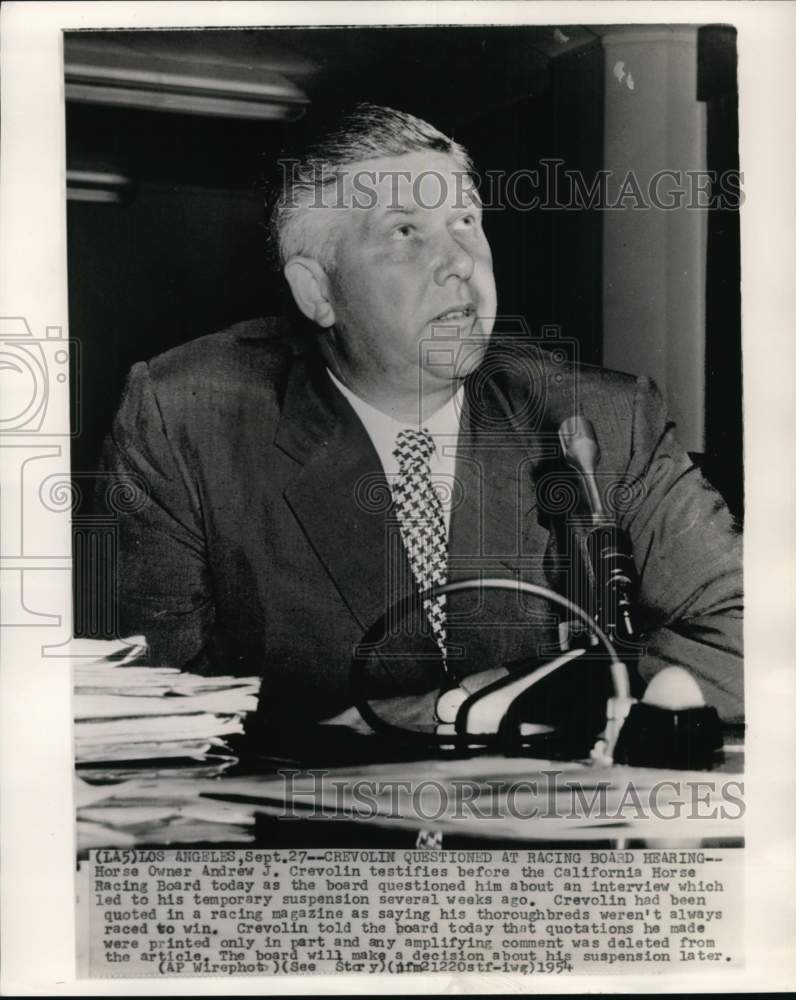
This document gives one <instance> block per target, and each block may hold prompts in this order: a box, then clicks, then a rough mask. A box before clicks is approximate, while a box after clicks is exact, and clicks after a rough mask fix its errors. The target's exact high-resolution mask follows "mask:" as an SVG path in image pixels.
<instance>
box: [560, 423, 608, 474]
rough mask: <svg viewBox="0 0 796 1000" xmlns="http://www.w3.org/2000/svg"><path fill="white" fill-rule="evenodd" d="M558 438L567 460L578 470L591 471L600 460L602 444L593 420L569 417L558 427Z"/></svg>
mask: <svg viewBox="0 0 796 1000" xmlns="http://www.w3.org/2000/svg"><path fill="white" fill-rule="evenodd" d="M558 440H559V441H560V443H561V451H562V454H563V456H564V461H566V462H567V463H568V464H569V465H571V466H572V467H573V468H575V469H577V471H578V472H582V473H586V474H588V473H591V472H593V471H594V468H595V466H596V465H597V463H598V462H599V461H600V446H599V444H598V443H597V435H596V434H595V433H594V427H593V426H592V422H591V420H587V419H586V417H580V416H572V417H567V418H566V420H563V421H562V422H561V426H560V427H559V428H558Z"/></svg>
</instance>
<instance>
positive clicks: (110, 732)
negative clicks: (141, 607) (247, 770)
mask: <svg viewBox="0 0 796 1000" xmlns="http://www.w3.org/2000/svg"><path fill="white" fill-rule="evenodd" d="M145 654H146V642H145V640H144V639H143V637H142V636H134V637H132V638H130V639H126V640H121V641H113V642H98V641H94V640H77V641H74V642H73V643H72V645H71V648H70V656H71V660H72V664H73V671H74V698H73V710H74V738H75V761H76V764H77V767H78V775H79V777H78V779H77V794H76V798H77V839H78V849H79V851H80V852H81V853H82V852H85V851H86V850H88V849H89V848H93V847H113V846H122V845H129V844H180V843H197V842H207V843H221V842H231V843H239V842H249V841H251V839H252V831H253V824H254V818H253V816H252V814H251V811H243V810H239V809H237V808H236V807H235V806H231V805H227V804H226V803H222V802H212V801H208V800H207V799H203V798H201V797H200V788H201V784H200V783H201V782H208V781H211V780H212V779H214V778H217V777H218V776H219V775H220V774H221V773H223V771H225V770H226V769H227V768H228V767H229V766H231V765H232V764H233V763H235V757H234V755H233V754H232V752H231V750H230V747H229V744H228V743H227V740H228V738H229V737H230V736H234V735H237V734H240V733H242V732H243V721H244V717H245V715H246V713H247V712H252V711H254V710H255V709H256V707H257V698H258V695H259V690H260V678H259V677H200V676H198V675H196V674H189V673H183V672H182V671H180V670H178V669H176V668H167V667H147V666H145V665H142V663H141V660H142V659H143V658H144V656H145ZM211 787H214V786H213V785H212V784H211Z"/></svg>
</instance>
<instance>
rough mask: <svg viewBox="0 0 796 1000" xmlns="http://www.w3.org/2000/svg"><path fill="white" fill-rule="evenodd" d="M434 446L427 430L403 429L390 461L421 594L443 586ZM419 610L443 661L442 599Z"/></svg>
mask: <svg viewBox="0 0 796 1000" xmlns="http://www.w3.org/2000/svg"><path fill="white" fill-rule="evenodd" d="M433 451H434V441H433V440H432V438H431V435H430V434H429V433H428V431H414V430H403V431H400V432H399V433H398V436H397V437H396V439H395V448H394V450H393V456H394V457H395V460H396V461H397V463H398V469H399V473H398V477H397V479H396V481H395V483H394V485H393V502H394V503H395V510H396V513H397V515H398V524H399V525H400V528H401V537H402V538H403V542H404V546H405V548H406V552H407V555H408V556H409V564H410V566H411V567H412V572H413V573H414V576H415V580H416V581H417V585H418V587H419V588H420V590H421V591H426V590H430V589H431V587H433V586H434V585H435V584H441V583H444V582H445V578H446V573H447V562H448V552H447V548H448V546H447V532H446V529H445V515H444V513H443V510H442V504H441V503H440V499H439V497H438V496H437V494H436V492H435V490H434V485H433V483H432V482H431V455H432V453H433ZM423 609H424V611H425V613H426V616H427V618H428V621H429V624H430V626H431V631H432V634H433V636H434V638H435V640H436V642H437V645H438V646H439V648H440V651H441V652H442V657H443V660H444V661H445V658H446V657H445V640H446V630H445V595H444V594H443V595H441V596H439V597H434V598H430V597H425V598H424V599H423Z"/></svg>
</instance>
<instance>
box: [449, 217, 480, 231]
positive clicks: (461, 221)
mask: <svg viewBox="0 0 796 1000" xmlns="http://www.w3.org/2000/svg"><path fill="white" fill-rule="evenodd" d="M453 225H454V227H455V228H456V229H465V230H466V229H475V227H476V226H477V225H478V220H477V219H476V217H475V216H474V215H462V216H461V217H460V218H458V219H457V220H456V221H455V222H454V224H453Z"/></svg>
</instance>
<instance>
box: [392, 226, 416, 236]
mask: <svg viewBox="0 0 796 1000" xmlns="http://www.w3.org/2000/svg"><path fill="white" fill-rule="evenodd" d="M414 231H415V227H414V226H413V225H411V224H410V223H408V222H405V223H403V225H400V226H396V227H395V229H393V231H392V236H393V239H395V240H406V239H408V238H409V237H410V236H411V235H412V234H413V233H414Z"/></svg>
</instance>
